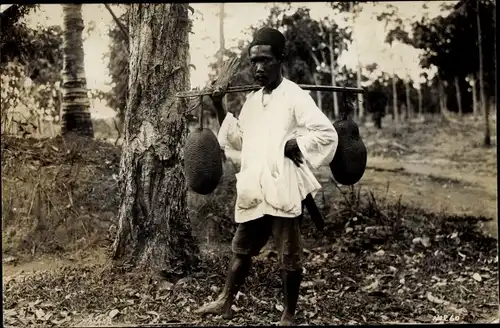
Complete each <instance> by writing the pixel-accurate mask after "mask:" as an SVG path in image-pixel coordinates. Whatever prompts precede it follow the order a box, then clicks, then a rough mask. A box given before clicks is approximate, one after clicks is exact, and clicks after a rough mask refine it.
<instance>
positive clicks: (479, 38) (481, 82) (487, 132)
mask: <svg viewBox="0 0 500 328" xmlns="http://www.w3.org/2000/svg"><path fill="white" fill-rule="evenodd" d="M476 18H477V41H478V48H479V95H480V97H481V103H480V106H481V107H482V108H483V111H484V145H485V146H491V135H490V109H489V106H488V105H487V104H486V97H485V94H484V76H483V39H482V36H481V20H480V18H479V0H476Z"/></svg>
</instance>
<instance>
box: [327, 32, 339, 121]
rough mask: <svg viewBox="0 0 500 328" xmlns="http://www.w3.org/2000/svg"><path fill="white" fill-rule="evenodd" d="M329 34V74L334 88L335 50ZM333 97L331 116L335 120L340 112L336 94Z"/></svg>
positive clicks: (331, 34)
mask: <svg viewBox="0 0 500 328" xmlns="http://www.w3.org/2000/svg"><path fill="white" fill-rule="evenodd" d="M328 34H329V36H328V37H329V43H330V47H329V50H330V74H331V78H332V86H333V87H335V86H337V82H336V81H335V54H334V53H333V51H334V50H335V47H334V46H335V45H334V44H333V31H330V33H328ZM332 95H333V115H334V117H335V119H337V118H339V117H340V111H339V100H338V98H337V93H336V92H332Z"/></svg>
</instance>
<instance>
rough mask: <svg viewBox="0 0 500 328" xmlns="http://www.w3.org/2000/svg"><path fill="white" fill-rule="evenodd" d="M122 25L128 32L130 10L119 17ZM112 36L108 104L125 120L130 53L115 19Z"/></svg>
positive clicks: (110, 33) (109, 52) (109, 53)
mask: <svg viewBox="0 0 500 328" xmlns="http://www.w3.org/2000/svg"><path fill="white" fill-rule="evenodd" d="M119 20H120V21H121V22H122V25H123V26H124V27H125V29H126V31H127V33H128V24H127V22H128V10H127V11H125V13H124V14H123V15H121V16H120V17H119ZM108 35H109V37H110V43H109V50H108V53H107V56H108V57H109V62H108V69H109V74H110V76H111V81H112V87H111V91H110V92H108V93H106V95H105V99H106V101H107V103H108V106H110V107H111V108H113V109H115V110H116V111H117V115H118V118H119V120H120V121H121V122H123V120H124V118H125V108H126V106H127V93H128V76H129V53H128V47H129V46H128V42H129V40H128V39H127V36H126V35H125V34H124V33H123V31H122V30H121V29H120V27H119V26H118V24H117V23H116V22H115V21H113V23H112V25H111V28H110V29H109V33H108Z"/></svg>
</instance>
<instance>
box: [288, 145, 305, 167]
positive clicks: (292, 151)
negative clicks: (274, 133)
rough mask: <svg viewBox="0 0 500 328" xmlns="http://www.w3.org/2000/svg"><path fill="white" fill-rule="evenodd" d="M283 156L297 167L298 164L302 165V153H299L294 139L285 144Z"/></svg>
mask: <svg viewBox="0 0 500 328" xmlns="http://www.w3.org/2000/svg"><path fill="white" fill-rule="evenodd" d="M285 156H286V157H288V158H290V159H291V160H292V162H294V163H295V165H297V167H299V166H300V164H302V163H304V160H303V159H302V153H301V152H300V149H299V146H298V145H297V140H296V139H290V140H288V141H287V142H286V144H285Z"/></svg>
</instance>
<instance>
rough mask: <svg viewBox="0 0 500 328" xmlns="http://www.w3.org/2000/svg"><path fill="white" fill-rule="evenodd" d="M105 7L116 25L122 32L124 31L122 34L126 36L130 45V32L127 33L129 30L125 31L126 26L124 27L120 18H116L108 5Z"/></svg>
mask: <svg viewBox="0 0 500 328" xmlns="http://www.w3.org/2000/svg"><path fill="white" fill-rule="evenodd" d="M104 6H105V7H106V9H107V10H108V11H109V13H110V14H111V16H113V19H114V20H115V22H116V24H118V26H119V27H120V30H122V33H123V35H124V36H125V38H126V39H127V43H128V40H129V35H128V32H127V29H125V26H123V24H122V22H120V20H119V19H118V17H116V15H115V13H114V12H113V10H112V9H111V7H110V6H109V5H108V4H107V3H105V4H104Z"/></svg>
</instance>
